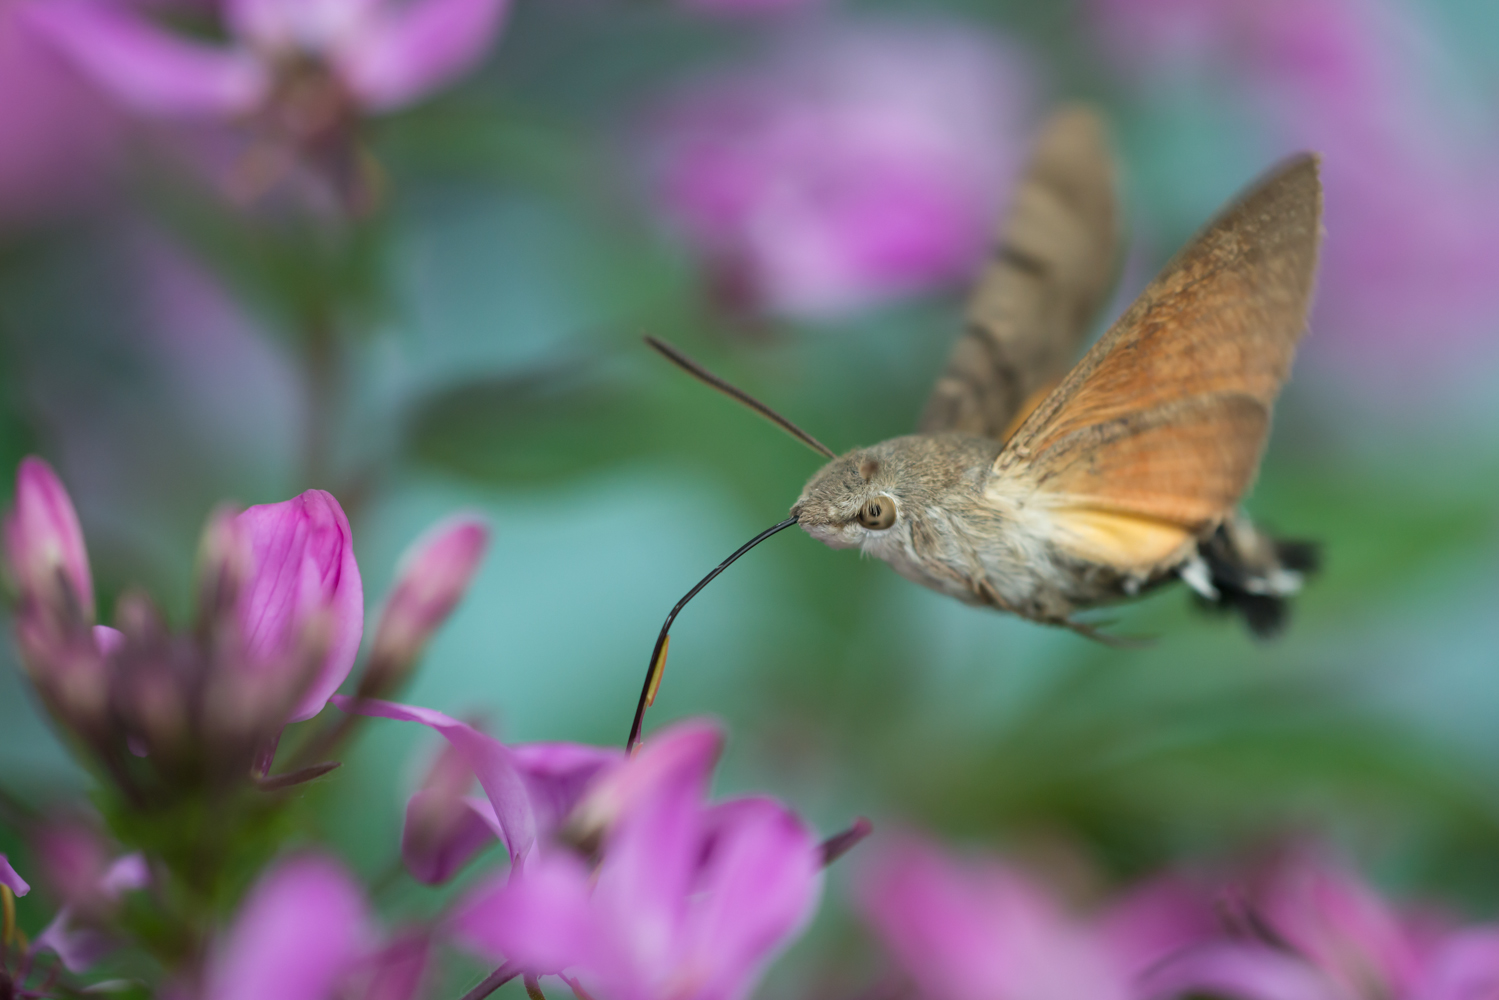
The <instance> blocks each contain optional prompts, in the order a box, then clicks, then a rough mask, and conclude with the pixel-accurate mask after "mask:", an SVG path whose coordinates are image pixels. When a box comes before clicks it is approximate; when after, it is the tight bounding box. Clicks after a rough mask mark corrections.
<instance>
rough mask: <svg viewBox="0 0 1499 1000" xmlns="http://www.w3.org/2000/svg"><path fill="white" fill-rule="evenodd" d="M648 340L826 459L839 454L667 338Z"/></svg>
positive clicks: (658, 350) (680, 365) (682, 366)
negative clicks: (714, 372) (680, 349)
mask: <svg viewBox="0 0 1499 1000" xmlns="http://www.w3.org/2000/svg"><path fill="white" fill-rule="evenodd" d="M645 342H646V343H647V344H649V345H650V346H651V347H652V348H653V349H654V350H655V351H656V353H657V354H660V355H661V356H662V357H664V358H665V359H666V360H667V361H670V362H671V363H672V364H674V365H676V366H677V367H678V368H680V369H682V370H683V371H684V372H686V373H687V374H688V375H691V376H692V377H693V378H695V379H697V380H698V381H699V382H701V383H703V384H704V385H706V386H709V387H711V388H714V389H717V390H718V391H719V392H721V393H723V394H724V395H725V396H728V397H729V398H730V399H732V400H734V401H735V402H738V403H742V404H744V405H745V406H747V407H749V408H750V409H751V410H754V411H755V412H756V413H758V414H760V416H762V417H764V418H765V419H766V420H769V421H770V422H771V423H773V424H775V425H776V426H777V427H779V428H780V429H781V430H783V431H785V432H786V433H787V434H790V435H791V436H792V437H794V438H796V439H797V440H798V441H800V442H801V443H802V444H804V445H806V446H807V447H808V448H811V449H812V450H813V451H815V452H817V453H819V454H820V455H822V456H823V457H824V458H837V457H838V454H837V453H836V452H834V451H833V449H831V448H829V447H828V446H827V445H825V444H823V443H822V442H821V441H819V440H817V439H816V438H815V437H813V436H812V435H810V434H808V433H807V432H806V431H804V430H802V429H801V428H800V427H798V426H796V424H793V423H792V422H791V421H789V420H787V419H786V418H785V417H783V416H781V415H780V414H779V413H777V412H776V411H775V410H772V409H771V408H770V407H768V406H766V405H765V404H764V403H762V402H760V401H759V400H758V399H756V398H755V397H754V396H751V395H750V394H749V393H747V392H745V391H744V390H743V389H739V388H736V387H735V386H732V385H730V384H729V383H727V382H725V381H724V380H723V379H721V378H719V377H718V376H717V375H714V374H713V373H712V372H710V371H708V369H706V368H704V367H703V366H702V365H700V364H698V363H697V362H696V361H693V360H692V359H691V358H689V357H688V356H687V355H685V354H683V353H682V352H681V351H679V350H677V349H676V348H675V347H673V346H671V345H670V344H668V343H667V342H666V341H664V340H657V339H656V338H655V337H646V338H645Z"/></svg>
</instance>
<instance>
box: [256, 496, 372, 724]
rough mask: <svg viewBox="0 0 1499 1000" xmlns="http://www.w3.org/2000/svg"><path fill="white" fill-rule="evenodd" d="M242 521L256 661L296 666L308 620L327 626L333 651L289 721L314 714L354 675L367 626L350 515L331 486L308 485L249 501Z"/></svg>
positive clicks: (264, 667) (264, 665) (269, 668)
mask: <svg viewBox="0 0 1499 1000" xmlns="http://www.w3.org/2000/svg"><path fill="white" fill-rule="evenodd" d="M236 521H237V526H238V528H239V529H240V530H241V531H243V532H244V535H245V538H246V542H247V544H248V546H249V551H250V560H251V563H250V565H251V570H250V575H249V579H248V580H247V581H246V583H245V585H244V589H243V592H242V594H241V595H240V602H239V616H240V624H241V627H242V629H243V639H244V643H245V647H246V652H247V654H248V659H249V663H248V665H249V667H250V669H252V670H259V671H263V672H274V671H284V670H286V669H288V668H290V667H294V666H296V665H297V658H296V655H295V654H296V651H297V650H298V649H299V648H300V647H301V646H302V644H303V643H305V642H306V641H307V633H308V630H309V628H315V627H321V628H325V629H326V631H327V643H328V652H327V657H326V659H324V661H323V664H322V667H321V669H320V670H319V671H318V672H317V674H316V676H314V677H313V678H312V679H311V683H310V684H309V685H308V687H307V689H306V691H305V693H304V694H303V695H302V696H301V698H300V700H299V701H298V702H297V704H296V706H295V707H294V708H293V709H292V711H291V714H290V715H289V716H288V717H287V720H286V721H288V722H299V721H301V720H302V719H310V718H312V717H313V716H314V715H316V714H317V713H318V712H320V711H322V708H323V706H324V705H326V704H327V703H328V696H329V695H331V694H332V693H333V692H334V691H336V690H338V686H339V685H340V684H342V683H343V681H344V678H345V677H347V676H348V675H349V670H350V669H351V668H352V667H353V666H354V658H355V657H356V656H357V655H358V654H359V641H360V638H361V637H362V636H363V634H364V585H363V584H362V583H361V582H360V579H359V566H358V565H357V564H356V563H355V562H354V544H353V538H352V536H351V533H350V531H349V520H348V518H347V517H345V516H344V512H343V508H342V507H340V506H339V505H338V501H337V500H335V499H333V495H332V494H331V493H326V492H324V491H323V490H308V491H307V492H306V493H303V494H302V495H301V496H297V497H293V498H292V499H290V500H283V501H282V502H281V503H270V504H261V505H260V506H257V507H251V508H249V509H248V510H246V511H245V512H244V513H242V514H240V515H239V517H238V518H237V519H236Z"/></svg>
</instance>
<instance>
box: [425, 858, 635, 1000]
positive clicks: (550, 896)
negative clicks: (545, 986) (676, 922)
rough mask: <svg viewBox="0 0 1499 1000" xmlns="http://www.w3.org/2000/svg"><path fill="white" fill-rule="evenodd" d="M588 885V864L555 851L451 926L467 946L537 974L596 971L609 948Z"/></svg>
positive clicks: (499, 885) (482, 896) (482, 893)
mask: <svg viewBox="0 0 1499 1000" xmlns="http://www.w3.org/2000/svg"><path fill="white" fill-rule="evenodd" d="M588 882H589V879H588V869H587V868H586V867H584V865H583V863H582V861H580V860H579V859H577V858H575V857H573V856H572V855H570V854H567V853H566V852H562V851H554V852H550V853H548V854H545V855H543V856H542V857H540V858H537V859H536V862H535V863H534V864H532V865H529V866H527V868H526V869H525V871H523V872H520V873H518V874H516V875H514V876H512V877H510V878H508V879H507V878H503V877H502V878H499V879H495V880H493V881H491V882H490V883H489V884H487V885H485V886H482V887H480V888H479V889H478V890H476V891H475V892H473V893H472V894H470V895H469V897H468V898H467V899H466V900H465V901H464V902H463V903H461V904H460V905H459V907H458V909H457V913H456V915H455V916H454V917H453V920H452V924H451V926H452V928H453V930H454V932H455V933H456V934H457V936H458V938H459V940H460V941H462V942H463V943H464V944H465V945H466V946H468V947H470V948H473V949H475V950H477V951H479V952H480V953H482V954H484V955H486V956H488V957H490V958H499V957H502V956H503V957H504V958H505V960H506V961H510V962H514V963H515V964H517V965H519V966H520V967H521V968H523V969H525V970H526V971H528V972H532V973H535V974H537V975H547V974H554V973H558V972H561V971H563V970H564V969H569V968H574V967H586V968H590V969H591V968H594V967H596V966H597V965H598V964H599V962H600V957H601V955H603V954H605V953H606V952H607V950H608V947H607V944H606V942H605V940H604V938H603V935H602V933H601V930H600V927H599V924H598V921H597V919H596V915H595V913H594V912H593V909H592V907H591V905H590V900H589V884H588ZM624 1000H628V998H624Z"/></svg>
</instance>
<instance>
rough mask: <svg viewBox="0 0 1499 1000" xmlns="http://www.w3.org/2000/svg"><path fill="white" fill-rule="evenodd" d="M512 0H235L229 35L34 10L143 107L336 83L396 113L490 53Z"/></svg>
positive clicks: (37, 19)
mask: <svg viewBox="0 0 1499 1000" xmlns="http://www.w3.org/2000/svg"><path fill="white" fill-rule="evenodd" d="M507 6H508V0H413V2H410V3H395V2H388V0H225V4H224V7H225V21H226V26H227V28H228V31H229V34H230V38H231V40H230V42H229V44H227V45H211V44H207V43H204V42H198V41H195V40H192V39H190V38H188V37H186V36H184V35H180V34H177V33H175V32H172V31H169V30H167V29H166V28H163V27H161V26H159V25H157V24H156V23H155V22H153V21H151V20H149V19H147V18H146V17H145V16H143V15H142V14H140V13H137V12H132V11H127V10H122V9H121V8H120V7H119V6H117V5H112V4H109V3H105V2H102V0H45V2H42V0H35V2H33V4H32V6H31V8H30V10H29V14H30V16H31V20H32V22H33V23H34V24H36V25H37V27H39V28H40V29H41V30H43V31H45V32H46V33H47V34H48V35H49V36H50V37H51V38H52V40H53V41H54V42H55V43H56V44H57V45H58V46H59V47H60V48H61V49H62V50H63V51H64V52H66V53H67V54H68V55H69V56H71V57H72V58H73V59H74V60H75V62H76V63H77V64H78V66H79V67H80V68H81V69H83V70H84V71H85V72H87V73H89V74H90V75H92V76H93V77H94V78H95V79H96V80H97V81H98V82H99V83H100V84H102V85H103V86H104V87H105V88H106V89H107V90H109V91H110V92H111V93H113V94H114V95H115V96H116V97H118V98H119V99H120V100H121V101H123V102H124V103H125V104H127V105H128V106H130V107H132V108H134V109H135V110H137V111H139V112H141V113H143V114H148V115H161V116H169V117H200V116H208V117H219V118H223V117H234V116H239V115H245V114H249V113H250V112H252V111H255V110H257V109H259V108H260V107H261V106H262V105H264V104H265V103H266V102H268V101H270V100H272V99H273V98H278V97H280V98H285V97H287V96H288V91H291V90H295V89H296V88H297V86H298V85H299V83H305V82H306V80H305V79H300V78H299V76H298V74H302V75H303V76H305V74H307V73H309V72H314V73H318V74H326V78H327V80H328V82H329V83H330V84H331V85H333V86H334V87H336V88H337V90H338V91H339V93H340V94H341V95H344V96H346V97H347V98H348V99H349V100H351V101H352V102H353V103H354V104H355V105H357V106H358V107H359V108H361V109H363V110H364V111H369V112H381V111H390V110H393V109H396V108H399V107H401V106H403V105H406V104H410V103H412V102H413V101H416V100H418V99H420V98H422V97H424V96H426V95H427V94H428V93H430V92H431V91H433V90H435V89H437V88H439V87H441V86H443V85H445V84H447V83H449V82H451V81H452V80H453V79H454V78H456V77H458V76H460V75H461V74H463V73H465V72H466V71H468V70H469V69H471V68H472V67H473V66H474V64H475V63H477V62H478V61H479V59H480V58H482V57H483V55H484V52H485V50H486V49H487V48H488V46H489V42H490V39H491V37H492V36H493V34H494V33H495V31H497V30H498V28H499V24H500V20H501V18H502V17H503V15H504V13H505V10H506V7H507Z"/></svg>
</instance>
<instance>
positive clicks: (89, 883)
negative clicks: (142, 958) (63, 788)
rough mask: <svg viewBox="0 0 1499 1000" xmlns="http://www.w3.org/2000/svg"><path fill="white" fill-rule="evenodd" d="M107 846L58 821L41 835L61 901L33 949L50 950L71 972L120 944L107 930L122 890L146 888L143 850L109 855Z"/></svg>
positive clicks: (93, 834)
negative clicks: (113, 855) (134, 852)
mask: <svg viewBox="0 0 1499 1000" xmlns="http://www.w3.org/2000/svg"><path fill="white" fill-rule="evenodd" d="M109 852H110V845H109V844H108V843H106V842H105V840H104V839H103V838H102V837H101V836H99V834H98V833H96V832H95V831H94V830H92V829H90V828H88V827H85V826H80V825H76V824H62V825H59V826H55V827H53V828H51V829H49V830H47V831H46V832H45V833H44V834H43V836H42V837H41V838H40V840H39V843H38V845H37V853H38V855H39V857H40V858H41V861H42V866H43V869H44V870H45V871H46V873H47V881H48V882H49V883H50V884H51V885H52V886H53V887H54V888H55V889H56V891H57V892H58V894H59V895H61V896H62V899H63V905H62V906H61V907H60V908H59V909H58V911H57V914H56V915H55V916H54V917H53V918H52V922H51V923H49V924H48V925H47V926H46V928H45V929H44V930H43V931H42V932H41V933H40V934H39V935H37V939H36V941H35V942H33V945H32V947H33V948H34V949H35V950H37V951H51V952H53V953H54V954H56V955H57V957H58V959H59V960H60V961H61V962H62V964H63V967H64V968H66V969H67V970H68V971H70V972H82V971H84V970H86V969H87V968H89V966H91V965H93V964H94V963H95V962H97V961H98V960H99V959H101V958H103V957H104V956H105V955H106V954H108V953H109V952H110V951H112V950H113V949H114V948H115V947H116V945H117V944H118V943H119V941H118V939H117V937H116V936H115V934H114V933H112V932H111V931H110V930H109V921H110V918H111V916H113V914H114V913H115V911H117V910H118V909H119V904H120V900H121V899H122V898H123V897H124V895H125V893H127V892H132V891H134V890H136V889H144V888H145V887H146V886H147V885H149V884H150V882H151V874H150V871H149V869H148V868H147V866H146V859H145V856H144V855H142V854H126V855H122V856H120V857H117V858H114V859H110V858H109Z"/></svg>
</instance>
